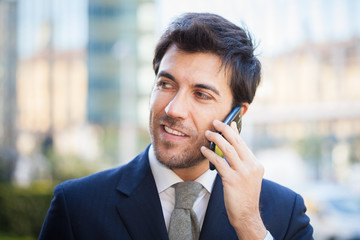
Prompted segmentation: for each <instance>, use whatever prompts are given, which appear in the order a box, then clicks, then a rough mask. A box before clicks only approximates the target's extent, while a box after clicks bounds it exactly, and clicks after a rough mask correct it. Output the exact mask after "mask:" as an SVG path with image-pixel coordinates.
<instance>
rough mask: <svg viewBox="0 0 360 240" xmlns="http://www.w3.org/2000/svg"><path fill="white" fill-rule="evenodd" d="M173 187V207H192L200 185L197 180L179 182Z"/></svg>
mask: <svg viewBox="0 0 360 240" xmlns="http://www.w3.org/2000/svg"><path fill="white" fill-rule="evenodd" d="M174 187H175V208H178V209H179V208H182V209H192V207H193V205H194V202H195V199H196V198H197V196H198V195H199V193H200V191H201V189H202V185H201V184H200V183H198V182H180V183H177V184H175V185H174Z"/></svg>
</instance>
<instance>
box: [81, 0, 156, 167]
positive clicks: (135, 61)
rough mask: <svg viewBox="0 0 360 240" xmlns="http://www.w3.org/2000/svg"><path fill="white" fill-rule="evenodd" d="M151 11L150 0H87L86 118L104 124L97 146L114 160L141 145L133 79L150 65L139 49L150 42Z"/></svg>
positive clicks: (138, 96) (131, 153) (129, 155)
mask: <svg viewBox="0 0 360 240" xmlns="http://www.w3.org/2000/svg"><path fill="white" fill-rule="evenodd" d="M153 9H154V7H153V2H152V1H123V0H108V1H101V0H90V1H89V8H88V13H89V31H88V41H89V42H88V48H87V49H88V55H87V63H88V76H89V88H88V98H87V120H88V121H89V123H91V124H96V125H99V126H103V127H104V137H105V138H108V141H106V142H107V144H104V145H103V148H105V149H106V152H107V153H108V154H111V156H112V158H113V159H114V160H115V161H116V162H118V161H120V162H124V161H129V160H130V159H131V158H132V157H134V155H135V154H136V153H137V152H138V151H139V148H140V147H139V145H141V144H139V138H140V137H139V132H140V131H142V128H141V127H138V116H139V115H138V113H139V111H138V110H137V108H138V102H139V101H140V102H141V98H142V93H141V92H139V88H141V83H139V81H141V80H139V78H141V76H142V74H143V66H144V65H146V64H149V65H150V66H151V58H150V59H149V57H148V56H147V55H146V54H148V53H149V52H148V51H146V52H145V53H144V50H142V49H143V48H144V47H149V46H150V47H151V46H152V42H153V31H154V30H153V29H154V26H153V24H152V23H153V21H151V20H152V19H153V17H154V16H153V15H154V12H153ZM149 19H150V21H149ZM149 36H150V37H149ZM144 38H145V41H149V42H148V43H147V42H145V41H144ZM146 77H147V80H148V81H149V82H151V81H152V78H151V76H146ZM147 86H151V84H150V85H149V84H147ZM150 90H151V87H150V88H148V89H147V91H148V92H150ZM146 115H147V114H146ZM140 135H141V133H140Z"/></svg>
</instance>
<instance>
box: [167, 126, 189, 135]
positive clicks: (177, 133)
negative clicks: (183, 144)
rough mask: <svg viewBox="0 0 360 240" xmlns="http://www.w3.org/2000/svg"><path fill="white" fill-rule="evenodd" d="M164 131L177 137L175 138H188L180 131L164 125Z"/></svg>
mask: <svg viewBox="0 0 360 240" xmlns="http://www.w3.org/2000/svg"><path fill="white" fill-rule="evenodd" d="M164 131H165V132H166V133H168V134H171V135H175V136H179V137H186V136H187V135H186V134H184V133H182V132H180V131H178V130H175V129H172V128H170V127H168V126H165V125H164Z"/></svg>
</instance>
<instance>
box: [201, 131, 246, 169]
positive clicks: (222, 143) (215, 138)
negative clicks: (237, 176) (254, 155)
mask: <svg viewBox="0 0 360 240" xmlns="http://www.w3.org/2000/svg"><path fill="white" fill-rule="evenodd" d="M228 127H229V126H228ZM229 128H230V127H229ZM205 136H206V137H207V139H208V140H209V141H212V142H214V143H215V144H216V145H217V146H218V147H219V148H220V149H221V151H222V152H223V153H224V156H225V158H226V160H227V161H228V162H229V164H230V166H231V167H232V168H234V169H237V168H239V167H241V165H242V163H241V161H239V156H238V153H237V151H236V149H235V148H234V146H233V145H232V144H231V143H230V142H228V141H227V140H226V139H225V138H224V137H223V136H221V135H220V134H219V133H215V132H212V131H206V132H205ZM214 155H215V156H216V159H217V160H218V161H221V162H223V163H224V164H226V165H228V164H227V163H226V161H225V159H223V158H222V157H220V156H218V155H217V154H215V153H214ZM204 156H205V155H204ZM205 157H206V156H205ZM208 159H209V160H211V159H212V158H208ZM213 164H214V163H213ZM214 165H215V167H216V168H217V166H216V164H214Z"/></svg>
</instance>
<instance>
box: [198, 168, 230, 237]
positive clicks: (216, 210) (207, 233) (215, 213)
mask: <svg viewBox="0 0 360 240" xmlns="http://www.w3.org/2000/svg"><path fill="white" fill-rule="evenodd" d="M200 239H204V240H210V239H237V236H236V232H235V230H234V228H233V227H232V226H231V224H230V222H229V219H228V217H227V213H226V209H225V203H224V192H223V185H222V182H221V178H220V176H219V175H217V176H216V180H215V183H214V187H213V190H212V193H211V196H210V200H209V204H208V207H207V210H206V214H205V219H204V223H203V226H202V229H201V233H200Z"/></svg>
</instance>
